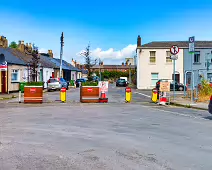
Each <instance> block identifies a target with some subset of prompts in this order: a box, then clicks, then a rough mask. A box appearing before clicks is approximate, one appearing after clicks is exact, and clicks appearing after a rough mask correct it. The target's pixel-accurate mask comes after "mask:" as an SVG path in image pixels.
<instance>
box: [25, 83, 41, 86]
mask: <svg viewBox="0 0 212 170" xmlns="http://www.w3.org/2000/svg"><path fill="white" fill-rule="evenodd" d="M43 85H44V82H27V83H26V86H43Z"/></svg>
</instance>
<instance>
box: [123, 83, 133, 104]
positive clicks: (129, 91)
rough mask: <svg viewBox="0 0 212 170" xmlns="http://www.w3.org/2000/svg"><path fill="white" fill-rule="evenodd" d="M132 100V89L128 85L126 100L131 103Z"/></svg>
mask: <svg viewBox="0 0 212 170" xmlns="http://www.w3.org/2000/svg"><path fill="white" fill-rule="evenodd" d="M131 100H132V90H131V88H129V87H127V88H126V89H125V102H126V103H130V102H131Z"/></svg>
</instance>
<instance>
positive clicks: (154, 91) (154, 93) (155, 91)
mask: <svg viewBox="0 0 212 170" xmlns="http://www.w3.org/2000/svg"><path fill="white" fill-rule="evenodd" d="M157 100H158V90H157V88H154V89H152V101H153V102H155V103H156V102H157Z"/></svg>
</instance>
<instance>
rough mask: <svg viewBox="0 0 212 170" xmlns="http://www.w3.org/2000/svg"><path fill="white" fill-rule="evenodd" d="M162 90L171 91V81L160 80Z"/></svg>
mask: <svg viewBox="0 0 212 170" xmlns="http://www.w3.org/2000/svg"><path fill="white" fill-rule="evenodd" d="M160 91H161V92H169V91H170V82H160Z"/></svg>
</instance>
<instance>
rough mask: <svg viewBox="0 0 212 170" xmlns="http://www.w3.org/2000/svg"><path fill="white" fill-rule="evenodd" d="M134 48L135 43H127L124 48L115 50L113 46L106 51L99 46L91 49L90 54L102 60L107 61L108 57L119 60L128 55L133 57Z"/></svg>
mask: <svg viewBox="0 0 212 170" xmlns="http://www.w3.org/2000/svg"><path fill="white" fill-rule="evenodd" d="M135 50H136V44H135V45H132V44H129V45H128V46H126V47H125V48H123V49H121V50H118V51H115V50H114V49H113V48H109V49H108V50H106V51H103V50H102V49H101V48H96V49H94V50H92V51H91V56H92V57H94V58H100V59H101V60H102V61H104V60H105V61H108V60H109V59H110V60H117V61H121V60H124V59H125V58H128V57H134V54H135ZM79 54H80V52H79V53H77V55H78V56H79Z"/></svg>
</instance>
